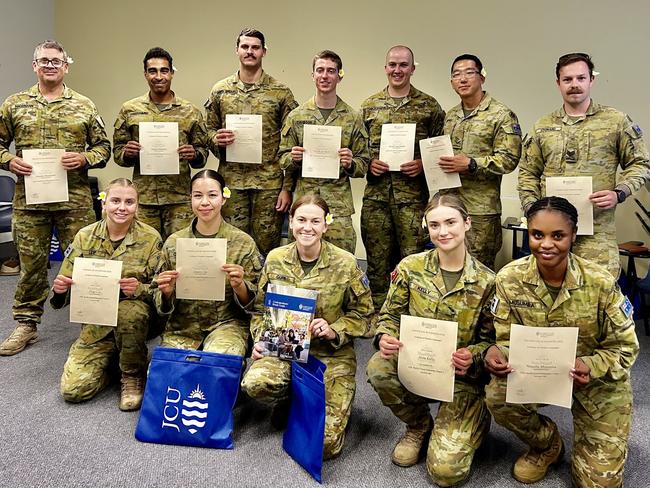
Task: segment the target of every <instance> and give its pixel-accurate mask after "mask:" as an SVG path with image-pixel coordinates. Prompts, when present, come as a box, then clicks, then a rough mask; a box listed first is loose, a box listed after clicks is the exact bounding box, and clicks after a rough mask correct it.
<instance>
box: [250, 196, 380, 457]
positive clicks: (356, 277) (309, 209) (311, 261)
mask: <svg viewBox="0 0 650 488" xmlns="http://www.w3.org/2000/svg"><path fill="white" fill-rule="evenodd" d="M329 212H330V210H329V207H328V206H327V203H325V201H324V200H323V199H322V198H321V197H320V196H318V195H305V196H303V197H301V198H299V199H298V200H296V201H295V202H294V204H293V206H292V208H291V220H290V222H291V227H292V231H293V234H294V237H295V239H296V242H292V243H291V244H289V245H287V246H283V247H280V248H278V249H274V250H273V251H271V253H270V254H269V256H268V258H267V260H266V263H265V265H264V269H263V271H262V277H261V279H260V287H259V293H258V296H257V300H256V302H255V314H254V315H253V318H252V320H251V333H252V335H253V340H254V341H255V342H258V341H260V340H261V338H262V334H263V332H264V319H263V317H264V295H265V293H264V292H265V290H266V286H267V284H269V283H273V284H279V285H288V286H294V287H298V288H307V289H310V290H317V291H318V292H319V294H318V299H317V302H316V312H315V318H314V320H313V321H312V322H311V324H310V325H309V330H310V332H311V344H310V349H309V354H313V355H314V356H315V357H316V358H318V359H319V360H321V361H322V362H323V363H325V365H326V366H327V369H326V370H325V377H324V383H325V403H326V407H325V445H324V449H323V458H324V459H330V458H332V457H335V456H337V455H338V454H339V453H340V452H341V450H342V449H343V442H344V440H345V428H346V426H347V423H348V420H349V418H350V412H351V410H352V401H353V400H354V393H355V389H356V384H355V378H354V376H355V372H356V368H357V362H356V355H355V352H354V342H353V340H354V338H355V337H360V336H362V335H363V334H364V333H365V331H366V329H367V326H368V321H369V319H370V316H371V315H372V313H373V305H372V298H371V296H370V288H369V286H368V279H367V278H366V276H365V275H364V273H363V271H361V270H360V269H359V267H358V266H357V262H356V259H355V258H354V256H353V255H351V254H350V253H348V252H346V251H344V250H342V249H340V248H338V247H336V246H334V245H332V244H330V243H329V242H326V241H324V240H322V239H321V237H322V235H323V233H324V232H325V231H328V225H327V224H326V222H325V217H326V215H328V214H329ZM261 350H262V349H261V347H260V346H258V345H256V346H255V349H254V350H253V355H252V357H253V359H254V362H253V365H252V366H251V367H250V369H249V370H248V372H247V373H246V375H245V376H244V379H243V381H242V388H243V389H244V391H245V392H246V393H247V394H248V395H250V396H251V397H253V398H255V399H257V400H259V401H262V402H264V403H267V404H270V405H273V406H276V407H281V406H282V405H286V402H288V398H289V392H290V383H291V362H290V361H283V360H281V359H278V358H274V357H262V355H261ZM285 420H286V419H285Z"/></svg>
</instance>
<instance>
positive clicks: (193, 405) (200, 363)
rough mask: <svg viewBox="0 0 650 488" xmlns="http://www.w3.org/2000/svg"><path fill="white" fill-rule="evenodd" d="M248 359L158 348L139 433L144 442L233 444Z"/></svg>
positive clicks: (152, 362) (201, 444) (139, 437)
mask: <svg viewBox="0 0 650 488" xmlns="http://www.w3.org/2000/svg"><path fill="white" fill-rule="evenodd" d="M243 360H244V359H243V358H242V357H241V356H232V355H229V354H218V353H214V352H204V351H194V350H186V349H171V348H164V347H157V348H156V349H155V350H154V352H153V356H152V358H151V364H150V365H149V372H148V373H147V385H146V387H145V391H144V399H143V401H142V408H141V409H140V419H139V420H138V425H137V426H136V429H135V437H136V439H138V440H139V441H142V442H154V443H158V444H180V445H186V446H197V447H213V448H218V449H232V448H233V447H234V445H233V441H232V429H233V417H232V409H233V407H234V405H235V401H236V400H237V393H238V391H239V379H240V376H241V371H242V364H243Z"/></svg>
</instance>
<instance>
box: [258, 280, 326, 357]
mask: <svg viewBox="0 0 650 488" xmlns="http://www.w3.org/2000/svg"><path fill="white" fill-rule="evenodd" d="M317 296H318V292H317V291H315V290H306V289H304V288H294V287H293V286H286V285H275V284H273V283H269V285H268V286H267V289H266V296H265V298H264V306H265V310H264V332H263V333H262V338H261V343H262V346H263V347H264V352H263V353H262V354H264V356H272V357H279V358H280V359H284V360H286V361H300V362H301V363H306V362H307V358H308V357H309V344H310V341H311V334H310V333H309V324H310V323H311V321H312V320H313V319H314V313H315V312H316V297H317Z"/></svg>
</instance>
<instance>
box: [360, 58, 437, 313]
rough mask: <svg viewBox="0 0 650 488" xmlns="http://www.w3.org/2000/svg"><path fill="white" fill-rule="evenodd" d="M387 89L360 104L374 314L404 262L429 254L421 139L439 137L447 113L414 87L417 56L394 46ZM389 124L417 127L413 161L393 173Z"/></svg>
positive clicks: (365, 233) (366, 242) (363, 225)
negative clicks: (385, 150)
mask: <svg viewBox="0 0 650 488" xmlns="http://www.w3.org/2000/svg"><path fill="white" fill-rule="evenodd" d="M384 71H385V72H386V77H387V78H388V86H387V87H386V88H384V89H383V90H381V91H380V92H378V93H375V94H374V95H372V96H370V97H369V98H367V99H366V100H365V101H364V102H363V103H362V104H361V116H362V117H363V122H364V124H365V126H366V129H367V130H368V136H369V138H370V144H369V146H370V167H369V169H368V174H367V176H366V178H367V180H368V184H367V185H366V190H365V193H364V195H363V207H362V208H361V237H362V239H363V244H364V246H365V248H366V255H367V259H368V279H369V280H370V287H371V290H372V300H373V302H374V304H375V311H377V312H379V310H380V309H381V306H382V305H383V303H384V300H385V299H386V293H387V292H388V287H389V285H390V278H389V276H390V272H391V271H392V269H393V268H394V267H395V265H396V264H397V263H398V262H399V260H401V259H402V258H404V257H406V256H408V255H409V254H413V253H416V252H420V251H422V250H423V249H424V243H425V239H426V234H425V232H424V229H422V226H421V221H422V214H423V211H424V207H425V206H426V204H427V200H428V199H429V190H428V189H427V183H426V180H425V178H424V172H423V171H422V160H421V159H420V143H419V141H420V139H426V138H429V137H433V136H439V135H440V134H441V133H442V124H443V121H444V118H445V112H444V111H443V110H442V108H441V107H440V105H439V104H438V102H437V101H436V99H435V98H433V97H432V96H430V95H427V94H426V93H423V92H421V91H420V90H418V89H417V88H415V87H414V86H413V85H411V76H413V73H414V72H415V60H414V57H413V51H411V49H409V48H408V47H406V46H393V47H391V48H390V49H389V50H388V52H387V53H386V64H385V66H384ZM384 124H416V126H415V147H414V155H415V156H414V160H413V161H408V162H405V163H403V164H401V165H400V169H399V171H389V166H388V164H387V163H386V162H384V161H380V160H379V149H380V145H381V130H382V126H383V125H384Z"/></svg>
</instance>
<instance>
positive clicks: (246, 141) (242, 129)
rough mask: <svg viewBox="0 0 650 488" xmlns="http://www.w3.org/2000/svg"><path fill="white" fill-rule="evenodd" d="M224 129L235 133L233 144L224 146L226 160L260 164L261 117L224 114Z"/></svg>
mask: <svg viewBox="0 0 650 488" xmlns="http://www.w3.org/2000/svg"><path fill="white" fill-rule="evenodd" d="M226 129H228V130H231V131H233V132H234V133H235V142H233V143H232V144H229V145H227V146H226V160H227V161H232V162H234V163H254V164H260V163H261V162H262V116H261V115H253V114H246V115H239V114H226Z"/></svg>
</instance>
